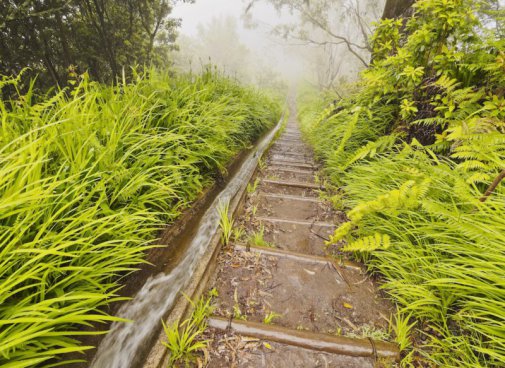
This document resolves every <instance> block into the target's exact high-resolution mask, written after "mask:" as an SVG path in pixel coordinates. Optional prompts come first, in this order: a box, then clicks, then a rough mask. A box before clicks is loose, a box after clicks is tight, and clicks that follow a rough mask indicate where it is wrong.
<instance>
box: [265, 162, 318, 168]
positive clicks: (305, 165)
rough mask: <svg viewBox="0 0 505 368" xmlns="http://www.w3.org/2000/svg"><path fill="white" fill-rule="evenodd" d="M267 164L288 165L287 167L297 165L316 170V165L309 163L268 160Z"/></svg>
mask: <svg viewBox="0 0 505 368" xmlns="http://www.w3.org/2000/svg"><path fill="white" fill-rule="evenodd" d="M269 166H284V167H286V166H288V167H298V168H302V169H311V170H317V167H316V166H314V165H310V164H301V163H296V162H292V161H282V160H269Z"/></svg>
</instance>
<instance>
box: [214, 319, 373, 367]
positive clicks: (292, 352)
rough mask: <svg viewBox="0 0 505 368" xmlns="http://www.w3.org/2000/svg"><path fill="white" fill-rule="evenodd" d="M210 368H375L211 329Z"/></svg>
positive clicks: (363, 360)
mask: <svg viewBox="0 0 505 368" xmlns="http://www.w3.org/2000/svg"><path fill="white" fill-rule="evenodd" d="M205 337H206V338H208V339H210V340H212V343H211V345H210V353H209V354H208V355H207V364H208V365H207V367H209V368H223V367H237V368H239V367H240V368H260V367H265V368H316V367H321V368H325V367H328V368H329V367H332V368H337V367H341V368H374V361H373V359H371V358H362V357H348V356H343V355H337V354H328V353H322V352H318V351H313V350H309V349H303V348H299V347H293V346H289V345H285V344H279V343H276V342H272V341H264V340H260V339H256V338H250V337H247V336H238V335H235V334H233V333H224V332H222V331H218V330H213V329H210V330H209V331H208V332H207V333H206V336H205Z"/></svg>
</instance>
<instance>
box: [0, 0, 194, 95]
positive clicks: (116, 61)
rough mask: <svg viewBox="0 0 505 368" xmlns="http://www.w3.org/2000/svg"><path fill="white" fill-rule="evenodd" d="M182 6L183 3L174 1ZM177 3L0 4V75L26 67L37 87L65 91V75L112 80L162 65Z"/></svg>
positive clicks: (68, 0)
mask: <svg viewBox="0 0 505 368" xmlns="http://www.w3.org/2000/svg"><path fill="white" fill-rule="evenodd" d="M180 1H181V2H182V1H187V0H180ZM176 2H178V0H51V1H46V0H5V1H1V2H0V73H1V74H4V75H16V74H17V73H19V71H20V70H21V69H23V68H25V67H29V68H30V69H31V72H32V73H33V75H38V79H37V84H38V85H39V86H41V87H44V88H48V87H51V86H54V85H60V86H65V85H66V83H67V79H68V75H69V73H74V72H77V73H79V74H80V73H84V72H85V71H88V72H89V73H90V75H91V76H92V78H93V80H96V81H101V82H111V81H114V80H115V78H116V77H118V76H120V75H121V74H122V72H126V73H127V74H129V71H130V69H129V67H130V66H135V65H139V66H143V65H148V66H149V65H157V66H164V65H166V64H167V51H168V50H170V49H171V48H173V47H174V42H175V36H176V30H177V27H178V25H179V23H180V21H179V20H178V19H175V18H171V17H170V13H171V12H172V7H173V5H174V3H176Z"/></svg>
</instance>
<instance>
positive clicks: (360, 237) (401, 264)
mask: <svg viewBox="0 0 505 368" xmlns="http://www.w3.org/2000/svg"><path fill="white" fill-rule="evenodd" d="M318 110H319V111H321V110H320V103H316V104H313V103H310V102H309V103H307V104H305V106H304V109H301V118H302V121H303V125H304V126H303V130H304V132H305V133H306V134H307V135H308V137H309V140H310V141H311V142H312V143H313V144H314V147H315V150H316V153H317V154H318V156H319V157H320V158H321V159H322V160H323V161H324V163H325V171H326V173H327V174H328V175H329V177H330V178H331V181H332V182H333V184H334V185H335V186H338V187H339V188H340V193H341V195H342V196H343V198H344V203H345V206H346V210H347V215H348V217H349V220H350V221H349V222H347V223H346V224H344V225H342V226H341V227H340V228H339V229H337V231H336V232H335V234H334V236H333V237H332V239H331V240H332V241H333V242H338V241H340V240H344V241H345V242H346V244H347V245H346V246H345V247H344V250H348V251H351V252H353V254H354V255H355V256H356V257H357V258H359V259H361V260H363V261H365V263H366V264H367V266H368V268H369V270H370V271H371V272H372V273H375V274H377V275H379V276H380V277H381V278H382V280H383V288H384V289H385V290H386V291H387V293H388V294H389V295H390V296H391V298H392V299H393V300H394V301H395V302H396V303H397V305H398V307H399V310H400V312H399V313H400V314H401V315H407V316H411V317H412V318H413V319H414V318H415V319H417V320H418V323H416V324H415V326H414V327H412V328H409V330H410V332H412V333H415V336H417V337H416V339H415V340H413V336H410V337H406V336H403V337H402V344H403V347H404V348H405V350H406V351H405V356H406V360H405V361H403V366H417V365H411V364H414V363H413V361H414V360H417V363H415V364H420V361H424V362H429V364H431V365H433V366H442V367H467V368H470V367H502V366H504V365H505V279H504V277H503V275H504V273H503V272H504V270H505V186H504V185H503V183H502V184H501V185H499V186H498V187H497V188H496V189H495V190H494V191H493V193H492V194H491V195H490V196H489V197H488V198H487V200H486V201H485V202H481V200H480V198H481V197H482V194H483V192H484V191H485V189H486V186H483V185H481V184H480V185H479V184H478V183H474V182H473V180H472V178H473V177H474V176H475V173H476V172H477V173H480V174H486V175H488V176H489V177H492V176H491V175H492V171H490V170H489V168H488V167H486V166H485V165H482V166H479V169H478V170H476V169H475V168H474V167H472V169H471V170H467V169H466V167H465V165H464V164H463V162H464V161H461V160H455V159H454V158H452V157H443V156H441V155H438V156H437V155H436V154H435V153H434V152H433V151H432V150H431V148H430V147H423V146H421V145H420V144H418V143H416V142H415V141H414V142H412V143H410V144H408V143H406V142H402V141H401V140H400V139H399V138H398V137H395V136H383V137H381V136H378V134H377V127H379V129H381V128H380V127H381V125H380V124H377V123H372V120H371V119H370V118H369V117H368V116H367V115H366V114H365V115H362V116H361V117H359V118H358V120H357V121H356V122H355V123H353V121H352V120H351V119H349V117H351V118H352V117H353V116H356V114H357V112H356V110H354V111H350V110H346V111H344V112H343V113H340V114H338V115H332V117H331V118H327V116H328V115H327V113H323V114H322V118H321V114H320V113H319V114H317V113H316V111H318ZM374 113H375V116H376V117H377V119H378V120H380V117H381V110H380V109H379V110H375V111H374ZM349 126H351V128H349ZM371 126H372V127H371ZM349 131H350V132H351V134H349ZM489 136H490V137H487V136H485V137H484V136H481V137H479V142H480V144H483V142H486V141H490V140H491V141H492V142H490V143H489V147H502V148H503V147H504V142H505V141H504V140H503V138H502V137H503V135H499V134H496V135H495V136H494V138H493V135H492V133H490V134H489ZM473 139H475V136H474V137H473ZM471 141H472V139H470V142H471ZM342 142H344V143H342ZM395 142H396V144H395ZM472 145H473V143H468V141H467V140H465V139H460V140H459V142H458V146H457V147H458V148H459V149H460V151H461V148H463V147H465V149H466V152H471V151H472V149H473V148H474V147H473V146H472ZM339 147H343V148H339ZM477 147H478V146H477ZM492 151H493V152H491V153H492V154H493V158H494V159H495V162H496V164H497V166H499V167H505V157H503V156H501V155H499V154H498V152H500V151H499V150H492ZM478 152H480V153H481V154H484V151H483V150H480V151H478ZM481 159H482V160H484V159H483V158H482V157H481ZM349 162H351V164H349ZM490 181H491V180H490ZM401 323H403V327H402V326H398V329H400V330H401V331H400V332H401V333H404V331H403V330H404V329H405V328H407V327H408V326H410V325H412V324H413V323H414V322H413V321H412V320H411V321H407V320H402V321H401ZM405 335H406V333H405ZM408 339H410V341H408Z"/></svg>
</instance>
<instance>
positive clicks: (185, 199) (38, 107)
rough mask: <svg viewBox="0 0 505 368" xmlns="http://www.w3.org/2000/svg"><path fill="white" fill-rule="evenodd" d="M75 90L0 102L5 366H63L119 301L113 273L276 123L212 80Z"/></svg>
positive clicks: (12, 83)
mask: <svg viewBox="0 0 505 368" xmlns="http://www.w3.org/2000/svg"><path fill="white" fill-rule="evenodd" d="M22 79H23V77H22V76H19V77H18V78H8V77H4V78H3V79H2V80H1V82H0V88H2V87H6V86H7V85H8V86H9V87H10V88H11V90H16V89H17V88H18V86H19V85H20V84H21V80H22ZM80 80H81V81H80V82H79V83H78V84H76V85H75V86H74V88H73V89H72V90H69V89H64V90H61V91H60V92H59V93H57V94H56V95H52V96H43V95H35V93H34V90H33V88H31V89H29V90H28V92H27V93H22V92H19V94H18V96H17V97H16V98H13V99H11V100H8V101H6V100H4V101H0V121H1V131H0V228H1V232H0V341H1V343H0V365H1V366H2V367H18V368H19V367H32V366H53V365H61V364H62V363H63V364H68V363H69V362H64V361H63V362H62V361H61V360H58V359H57V358H58V356H61V355H62V354H65V353H68V352H74V351H82V349H86V348H89V347H83V346H79V344H78V342H76V341H75V340H74V339H73V338H72V337H76V336H78V335H79V334H85V333H87V334H90V333H93V332H89V330H86V332H84V331H83V330H81V329H80V328H79V327H80V326H86V325H89V324H91V323H99V322H104V321H110V320H113V319H114V317H111V316H109V315H107V314H106V313H104V312H103V307H104V306H105V305H107V304H108V303H110V302H112V301H114V300H117V299H118V297H117V290H118V288H119V283H118V277H119V276H121V275H124V274H126V273H128V272H130V271H131V270H132V269H133V268H134V267H135V265H136V264H139V263H140V262H142V261H143V254H144V251H145V250H146V249H148V247H150V246H152V245H153V244H155V240H154V239H155V237H156V234H157V233H158V231H159V229H160V228H161V227H162V226H163V225H164V224H166V223H168V222H170V221H172V220H173V219H175V218H176V217H177V216H178V214H179V213H180V211H181V210H182V209H184V208H185V207H187V206H188V205H189V204H190V202H191V201H192V200H194V199H195V198H196V196H197V195H198V194H199V193H200V192H201V191H202V188H203V187H204V186H206V185H209V184H210V183H211V182H212V181H213V180H214V179H215V178H216V177H218V176H221V175H222V174H223V173H224V172H225V167H226V164H227V163H229V161H230V159H231V158H232V157H233V156H234V155H236V154H237V152H238V151H239V150H241V149H243V148H244V147H246V146H248V145H250V143H251V142H253V141H254V140H255V139H256V138H257V137H258V136H259V135H260V134H261V133H262V132H264V131H265V130H266V129H267V128H268V127H270V126H272V124H273V123H274V122H275V121H276V119H277V118H278V115H279V109H278V105H277V104H276V103H274V102H272V100H271V99H269V98H267V97H266V96H265V95H263V94H260V93H259V92H257V91H255V90H252V89H248V88H244V87H241V86H240V85H238V84H237V82H236V81H233V80H230V79H227V78H224V77H222V76H219V75H216V74H213V73H211V72H207V73H204V74H203V75H201V76H194V75H193V76H192V75H186V76H178V77H171V76H169V75H168V74H160V73H156V72H154V71H151V72H150V73H149V74H148V75H147V76H140V75H138V76H136V77H135V80H134V82H132V83H120V84H118V85H117V86H114V87H107V86H104V85H102V84H99V83H96V82H90V81H89V80H88V77H87V76H86V75H83V76H81V78H80ZM31 85H32V87H33V83H32V84H31ZM94 333H97V332H94Z"/></svg>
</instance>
